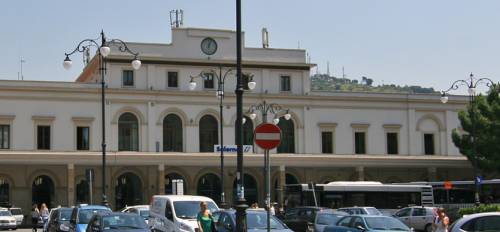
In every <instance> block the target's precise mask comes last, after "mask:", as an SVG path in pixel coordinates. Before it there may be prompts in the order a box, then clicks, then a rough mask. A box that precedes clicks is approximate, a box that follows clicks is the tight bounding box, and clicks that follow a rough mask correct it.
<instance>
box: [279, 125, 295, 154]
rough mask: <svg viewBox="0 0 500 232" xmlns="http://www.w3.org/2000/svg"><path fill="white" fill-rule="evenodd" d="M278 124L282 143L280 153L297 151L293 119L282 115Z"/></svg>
mask: <svg viewBox="0 0 500 232" xmlns="http://www.w3.org/2000/svg"><path fill="white" fill-rule="evenodd" d="M278 126H279V128H280V129H281V143H280V145H279V146H278V153H295V126H294V124H293V121H292V120H286V119H285V117H281V118H280V121H279V123H278Z"/></svg>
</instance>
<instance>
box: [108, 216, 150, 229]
mask: <svg viewBox="0 0 500 232" xmlns="http://www.w3.org/2000/svg"><path fill="white" fill-rule="evenodd" d="M102 222H103V229H104V230H117V229H119V230H120V231H123V230H127V229H131V230H133V229H147V228H148V225H146V223H145V222H144V219H143V218H142V217H140V216H139V215H137V214H120V215H109V216H103V218H102Z"/></svg>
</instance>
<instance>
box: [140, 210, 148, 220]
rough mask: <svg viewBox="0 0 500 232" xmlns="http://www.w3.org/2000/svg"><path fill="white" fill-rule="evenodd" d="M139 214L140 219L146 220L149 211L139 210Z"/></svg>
mask: <svg viewBox="0 0 500 232" xmlns="http://www.w3.org/2000/svg"><path fill="white" fill-rule="evenodd" d="M139 214H140V215H141V217H143V218H146V219H147V218H148V217H149V209H145V210H141V211H139Z"/></svg>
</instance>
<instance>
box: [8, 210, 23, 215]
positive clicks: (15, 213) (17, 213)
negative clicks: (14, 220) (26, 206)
mask: <svg viewBox="0 0 500 232" xmlns="http://www.w3.org/2000/svg"><path fill="white" fill-rule="evenodd" d="M10 212H11V213H12V215H23V211H22V210H21V209H10Z"/></svg>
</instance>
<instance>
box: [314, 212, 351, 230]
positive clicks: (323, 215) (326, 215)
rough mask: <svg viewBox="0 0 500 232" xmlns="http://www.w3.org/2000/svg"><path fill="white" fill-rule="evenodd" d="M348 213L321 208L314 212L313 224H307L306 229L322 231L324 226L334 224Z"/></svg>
mask: <svg viewBox="0 0 500 232" xmlns="http://www.w3.org/2000/svg"><path fill="white" fill-rule="evenodd" d="M348 215H350V214H348V213H346V212H343V211H337V210H335V211H334V210H323V211H319V212H318V213H316V218H315V219H314V222H313V223H314V224H313V223H311V225H309V224H308V231H311V232H323V230H324V229H325V227H327V226H329V225H335V224H337V222H338V221H339V220H340V219H342V218H343V217H345V216H348Z"/></svg>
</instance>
